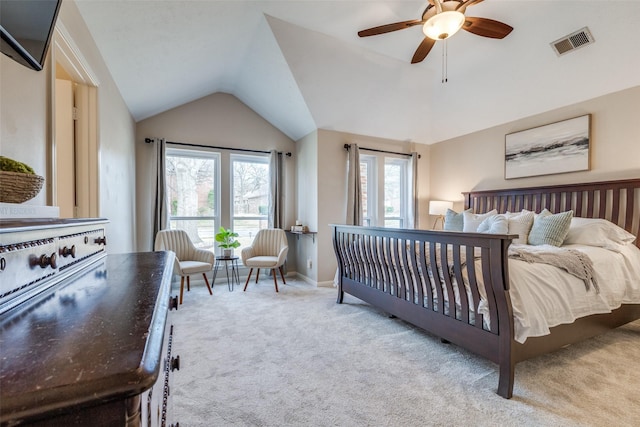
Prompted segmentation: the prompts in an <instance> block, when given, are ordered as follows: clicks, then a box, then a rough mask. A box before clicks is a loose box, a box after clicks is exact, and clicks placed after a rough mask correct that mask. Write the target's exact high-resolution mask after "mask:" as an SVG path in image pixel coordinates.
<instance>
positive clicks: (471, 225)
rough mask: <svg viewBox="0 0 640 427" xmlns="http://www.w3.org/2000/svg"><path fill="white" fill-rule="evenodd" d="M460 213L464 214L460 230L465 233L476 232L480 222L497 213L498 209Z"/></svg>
mask: <svg viewBox="0 0 640 427" xmlns="http://www.w3.org/2000/svg"><path fill="white" fill-rule="evenodd" d="M462 214H463V215H464V219H463V227H462V231H464V232H465V233H476V232H477V231H478V226H479V225H480V223H481V222H482V221H484V220H485V219H487V218H488V217H490V216H493V215H497V214H498V211H497V210H495V209H494V210H492V211H489V212H487V213H484V214H473V213H471V212H466V211H465V212H463V213H462Z"/></svg>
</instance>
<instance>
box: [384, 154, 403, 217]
mask: <svg viewBox="0 0 640 427" xmlns="http://www.w3.org/2000/svg"><path fill="white" fill-rule="evenodd" d="M407 169H408V161H407V160H406V159H397V158H389V157H387V158H385V159H384V226H385V227H395V228H404V227H406V226H407V224H409V221H408V220H407V218H406V217H407V210H408V209H407V200H408V196H409V195H408V189H407V187H408V186H407Z"/></svg>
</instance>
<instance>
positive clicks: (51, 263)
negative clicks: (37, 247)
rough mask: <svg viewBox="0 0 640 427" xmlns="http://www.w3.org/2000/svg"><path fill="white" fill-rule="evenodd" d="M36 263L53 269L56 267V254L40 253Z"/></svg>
mask: <svg viewBox="0 0 640 427" xmlns="http://www.w3.org/2000/svg"><path fill="white" fill-rule="evenodd" d="M38 265H40V267H42V268H47V267H51V268H53V269H55V268H58V257H57V256H56V254H51V256H47V255H46V254H42V255H40V259H39V261H38Z"/></svg>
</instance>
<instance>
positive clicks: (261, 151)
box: [144, 138, 291, 157]
mask: <svg viewBox="0 0 640 427" xmlns="http://www.w3.org/2000/svg"><path fill="white" fill-rule="evenodd" d="M156 139H158V138H145V139H144V142H146V143H147V144H151V143H152V142H156ZM166 143H167V144H171V145H181V146H183V147H198V148H215V149H218V150H230V151H241V152H243V153H263V154H270V153H271V151H263V150H250V149H248V148H232V147H218V146H215V145H201V144H190V143H186V142H173V141H167V142H166ZM278 153H282V152H281V151H278ZM284 155H285V156H287V157H291V152H287V153H284Z"/></svg>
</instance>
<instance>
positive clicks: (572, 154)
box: [504, 114, 591, 179]
mask: <svg viewBox="0 0 640 427" xmlns="http://www.w3.org/2000/svg"><path fill="white" fill-rule="evenodd" d="M504 151H505V155H504V177H505V179H514V178H525V177H530V176H539V175H552V174H558V173H567V172H577V171H585V170H589V169H590V167H591V162H590V159H591V156H590V152H591V114H585V115H583V116H578V117H574V118H572V119H567V120H562V121H559V122H555V123H550V124H547V125H543V126H538V127H535V128H531V129H525V130H522V131H518V132H514V133H510V134H507V135H505V150H504Z"/></svg>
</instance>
